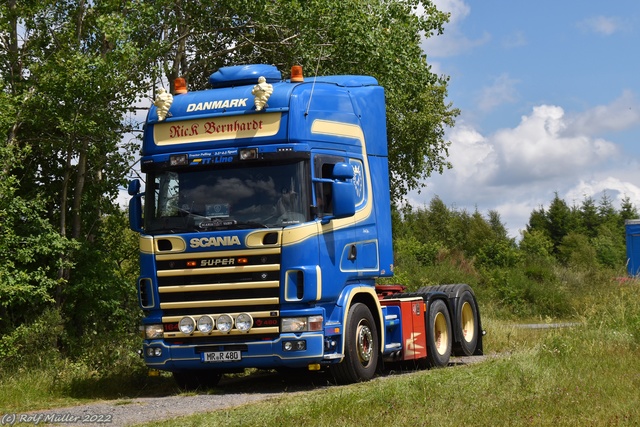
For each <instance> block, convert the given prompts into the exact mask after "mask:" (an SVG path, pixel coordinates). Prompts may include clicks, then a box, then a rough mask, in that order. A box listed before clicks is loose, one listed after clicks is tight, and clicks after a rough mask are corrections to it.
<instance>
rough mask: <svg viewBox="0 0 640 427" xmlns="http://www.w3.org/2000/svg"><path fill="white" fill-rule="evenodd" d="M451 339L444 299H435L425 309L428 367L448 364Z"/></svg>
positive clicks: (447, 311) (449, 323) (449, 321)
mask: <svg viewBox="0 0 640 427" xmlns="http://www.w3.org/2000/svg"><path fill="white" fill-rule="evenodd" d="M452 341H453V337H452V334H451V318H450V316H449V310H448V309H447V306H446V304H445V303H444V301H442V300H435V301H433V302H432V303H431V304H430V305H429V309H428V311H427V365H428V366H429V367H430V368H439V367H442V366H447V365H448V364H449V358H450V357H451V345H452Z"/></svg>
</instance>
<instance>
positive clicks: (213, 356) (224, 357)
mask: <svg viewBox="0 0 640 427" xmlns="http://www.w3.org/2000/svg"><path fill="white" fill-rule="evenodd" d="M240 360H242V353H241V352H240V351H239V350H238V351H236V350H232V351H206V352H204V353H202V361H203V362H205V363H211V362H238V361H240Z"/></svg>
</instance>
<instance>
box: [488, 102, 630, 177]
mask: <svg viewBox="0 0 640 427" xmlns="http://www.w3.org/2000/svg"><path fill="white" fill-rule="evenodd" d="M566 126H567V125H566V118H565V115H564V110H563V109H562V108H561V107H557V106H549V105H541V106H538V107H534V108H533V112H532V113H531V114H530V115H529V116H523V117H522V119H521V121H520V124H519V125H518V126H516V127H515V128H513V129H502V130H499V131H498V132H496V133H495V134H494V135H493V136H491V137H490V139H491V141H492V144H493V145H494V147H495V148H496V150H497V151H498V152H499V153H500V156H501V159H500V160H501V165H500V170H501V173H500V174H499V175H498V176H496V177H495V181H494V184H499V185H504V181H516V182H524V181H529V180H550V179H554V178H557V177H562V176H568V175H573V174H575V173H578V172H580V171H581V170H582V169H584V168H588V167H593V166H594V165H597V164H599V163H601V162H603V161H606V160H609V159H611V158H613V157H614V156H615V155H616V154H617V149H616V146H615V145H614V144H613V143H611V142H609V141H606V140H603V139H599V138H592V137H590V136H588V135H587V134H574V135H568V134H566V133H565V132H564V130H565V129H566Z"/></svg>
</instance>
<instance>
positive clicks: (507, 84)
mask: <svg viewBox="0 0 640 427" xmlns="http://www.w3.org/2000/svg"><path fill="white" fill-rule="evenodd" d="M518 82H519V81H518V80H516V79H512V78H511V77H509V75H508V74H507V73H503V74H501V75H500V76H498V77H496V78H495V79H494V81H493V83H492V84H491V86H486V87H484V88H483V89H482V91H481V94H480V96H479V99H478V108H479V109H480V110H481V111H483V112H488V111H491V110H493V109H494V108H495V107H497V106H499V105H502V104H506V103H512V102H515V101H516V100H517V99H518V91H517V90H516V85H517V84H518Z"/></svg>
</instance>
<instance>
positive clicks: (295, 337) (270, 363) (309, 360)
mask: <svg viewBox="0 0 640 427" xmlns="http://www.w3.org/2000/svg"><path fill="white" fill-rule="evenodd" d="M299 341H304V343H305V348H304V349H303V350H299V349H297V347H296V346H293V349H292V350H289V351H286V350H285V345H284V343H285V342H295V343H297V342H299ZM149 349H152V350H153V351H151V352H149ZM158 349H159V350H158ZM230 350H235V351H240V354H241V360H236V361H225V362H205V361H204V354H205V353H206V352H208V351H230ZM142 351H143V357H144V361H145V363H146V364H147V366H148V367H149V368H154V369H159V370H165V371H180V370H194V369H217V370H222V371H224V370H229V371H235V370H237V369H243V368H263V369H264V368H266V369H268V368H278V367H285V366H286V367H290V368H298V367H299V368H301V367H307V366H308V365H310V364H317V363H322V362H323V360H324V336H323V334H322V332H305V333H300V334H294V333H291V334H281V335H280V336H279V337H278V339H276V340H273V341H251V342H230V343H224V344H222V343H216V344H206V343H198V344H195V343H188V344H187V343H185V344H174V343H167V342H165V341H164V340H162V339H158V340H145V341H144V343H143V349H142ZM150 353H152V354H158V353H159V355H154V356H151V355H150Z"/></svg>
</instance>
